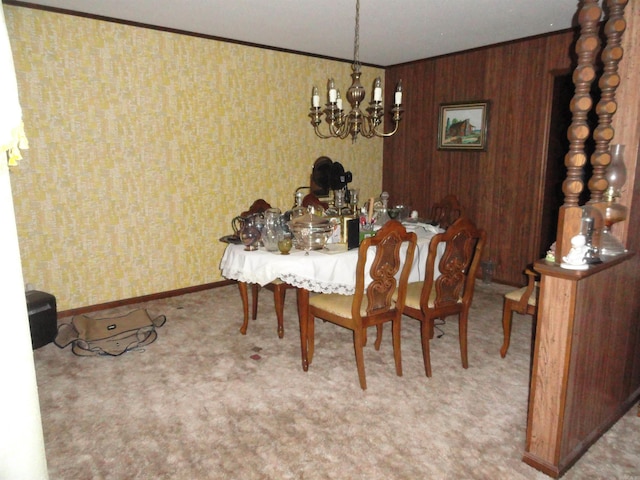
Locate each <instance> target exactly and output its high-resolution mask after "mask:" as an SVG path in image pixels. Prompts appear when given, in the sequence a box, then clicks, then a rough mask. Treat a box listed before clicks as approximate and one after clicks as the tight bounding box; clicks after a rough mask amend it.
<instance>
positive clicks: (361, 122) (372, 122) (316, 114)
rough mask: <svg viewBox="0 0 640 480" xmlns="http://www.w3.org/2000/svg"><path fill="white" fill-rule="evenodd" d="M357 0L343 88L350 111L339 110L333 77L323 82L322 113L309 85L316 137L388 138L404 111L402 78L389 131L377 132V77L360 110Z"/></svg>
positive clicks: (339, 99) (379, 88) (379, 109)
mask: <svg viewBox="0 0 640 480" xmlns="http://www.w3.org/2000/svg"><path fill="white" fill-rule="evenodd" d="M360 67H361V65H360V0H356V29H355V39H354V45H353V65H352V66H351V70H353V73H352V74H351V86H350V87H349V89H348V90H347V100H348V101H349V103H350V104H351V111H350V112H349V113H345V112H344V110H343V109H342V97H341V95H340V90H338V89H336V86H335V82H334V80H333V78H330V79H329V82H328V84H327V90H328V92H327V100H328V102H327V104H326V105H325V107H326V108H325V109H324V112H323V111H322V107H320V94H319V93H318V88H317V87H315V86H314V87H313V90H312V93H311V113H309V117H311V125H313V128H314V130H315V132H316V135H317V136H318V137H320V138H342V139H344V138H347V137H348V136H349V135H351V138H352V141H353V142H355V141H356V140H357V138H358V135H362V136H363V137H365V138H372V137H390V136H391V135H393V134H395V133H396V132H397V131H398V125H399V123H400V120H401V118H402V112H403V111H404V110H403V109H402V107H401V105H402V80H400V81H399V82H398V85H397V86H396V91H395V95H394V105H393V108H392V109H391V114H392V119H393V125H394V126H393V130H392V131H391V132H388V133H384V131H382V132H381V131H378V127H379V126H380V124H381V123H382V119H383V117H384V107H383V106H382V81H381V80H380V77H378V78H376V79H375V81H374V82H373V94H372V96H371V101H370V102H369V107H367V113H364V112H363V111H362V110H360V104H361V103H362V101H363V100H364V98H365V95H366V94H365V90H364V87H363V86H362V84H361V83H360V75H361V72H360ZM323 113H324V114H325V120H326V122H327V123H328V124H329V132H328V134H324V133H322V132H321V131H320V124H321V123H322V114H323Z"/></svg>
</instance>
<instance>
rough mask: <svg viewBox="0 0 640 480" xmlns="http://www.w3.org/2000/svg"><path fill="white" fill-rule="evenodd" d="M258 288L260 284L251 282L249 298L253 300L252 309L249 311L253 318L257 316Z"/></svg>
mask: <svg viewBox="0 0 640 480" xmlns="http://www.w3.org/2000/svg"><path fill="white" fill-rule="evenodd" d="M258 290H260V285H258V284H257V283H252V284H251V300H253V310H252V312H251V315H252V319H253V320H255V319H256V318H258Z"/></svg>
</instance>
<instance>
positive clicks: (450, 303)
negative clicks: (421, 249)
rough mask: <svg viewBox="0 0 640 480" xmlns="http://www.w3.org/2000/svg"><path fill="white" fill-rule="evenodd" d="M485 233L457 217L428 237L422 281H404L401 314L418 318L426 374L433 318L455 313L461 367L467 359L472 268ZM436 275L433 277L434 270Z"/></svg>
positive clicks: (428, 363) (479, 256)
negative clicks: (442, 250) (443, 228)
mask: <svg viewBox="0 0 640 480" xmlns="http://www.w3.org/2000/svg"><path fill="white" fill-rule="evenodd" d="M485 240H486V233H485V231H484V230H482V229H478V228H477V227H476V226H475V225H474V224H473V222H472V221H471V220H469V219H468V218H467V217H464V216H462V217H460V218H458V219H457V220H456V221H455V222H453V224H452V225H451V226H450V227H449V228H448V229H447V230H446V231H445V232H443V233H439V234H437V235H436V236H434V237H433V239H431V243H430V244H429V254H428V256H427V265H426V269H425V279H424V281H422V282H412V283H410V284H409V285H407V296H406V300H405V305H404V314H405V315H408V316H410V317H412V318H415V319H417V320H420V322H421V325H420V336H421V339H422V356H423V360H424V369H425V373H426V375H427V377H430V376H431V354H430V351H429V341H430V340H431V338H433V328H434V320H435V319H436V318H439V319H444V318H446V317H448V316H450V315H458V323H459V327H458V330H459V341H460V354H461V357H462V366H463V368H468V367H469V362H468V359H467V323H468V319H469V309H470V308H471V302H472V300H473V290H474V288H475V281H476V272H477V270H478V266H479V265H480V258H481V257H482V249H483V248H484V244H485ZM442 243H444V244H445V248H444V253H443V254H442V257H441V259H440V261H439V263H438V265H436V262H435V260H436V257H437V253H438V246H439V245H440V244H442ZM436 269H437V270H438V271H439V276H437V278H435V279H434V272H436Z"/></svg>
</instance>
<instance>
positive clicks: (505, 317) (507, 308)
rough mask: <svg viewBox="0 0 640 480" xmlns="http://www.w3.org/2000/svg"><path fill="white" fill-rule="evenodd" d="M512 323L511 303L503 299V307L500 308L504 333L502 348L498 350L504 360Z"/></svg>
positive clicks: (509, 340) (509, 341)
mask: <svg viewBox="0 0 640 480" xmlns="http://www.w3.org/2000/svg"><path fill="white" fill-rule="evenodd" d="M512 321H513V310H512V308H511V301H510V300H507V299H506V298H505V299H504V307H503V308H502V330H503V332H504V341H503V343H502V348H501V349H500V355H501V356H502V358H504V357H505V356H506V355H507V350H509V343H511V323H512Z"/></svg>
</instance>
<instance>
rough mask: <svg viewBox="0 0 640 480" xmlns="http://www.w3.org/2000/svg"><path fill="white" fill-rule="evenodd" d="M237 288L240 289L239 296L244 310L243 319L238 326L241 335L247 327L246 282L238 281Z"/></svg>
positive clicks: (247, 301)
mask: <svg viewBox="0 0 640 480" xmlns="http://www.w3.org/2000/svg"><path fill="white" fill-rule="evenodd" d="M238 289H239V290H240V298H242V311H243V312H244V321H243V322H242V326H241V327H240V333H241V334H242V335H246V334H247V327H248V326H249V295H248V291H247V284H246V283H245V282H238Z"/></svg>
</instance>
